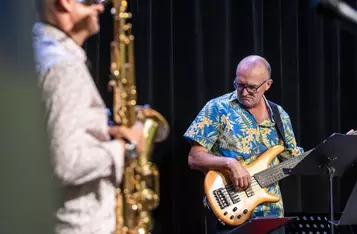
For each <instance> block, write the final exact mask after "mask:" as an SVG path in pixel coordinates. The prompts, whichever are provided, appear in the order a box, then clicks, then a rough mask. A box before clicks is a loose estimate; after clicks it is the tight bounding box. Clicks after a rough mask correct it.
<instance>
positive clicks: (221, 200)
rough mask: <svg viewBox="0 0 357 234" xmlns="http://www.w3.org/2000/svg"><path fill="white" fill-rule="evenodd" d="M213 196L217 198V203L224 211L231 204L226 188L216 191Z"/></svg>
mask: <svg viewBox="0 0 357 234" xmlns="http://www.w3.org/2000/svg"><path fill="white" fill-rule="evenodd" d="M213 195H214V197H215V198H216V201H217V203H218V205H219V207H220V208H221V209H222V210H223V209H224V208H226V207H228V206H229V205H230V202H229V200H228V196H227V191H226V189H225V188H220V189H216V190H214V191H213Z"/></svg>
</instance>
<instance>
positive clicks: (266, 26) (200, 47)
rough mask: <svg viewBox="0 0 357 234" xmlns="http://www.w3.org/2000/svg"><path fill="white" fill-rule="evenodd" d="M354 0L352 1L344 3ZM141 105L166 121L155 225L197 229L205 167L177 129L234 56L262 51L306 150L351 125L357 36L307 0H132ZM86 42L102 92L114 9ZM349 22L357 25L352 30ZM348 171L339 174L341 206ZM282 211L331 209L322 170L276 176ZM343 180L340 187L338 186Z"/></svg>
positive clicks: (231, 70)
mask: <svg viewBox="0 0 357 234" xmlns="http://www.w3.org/2000/svg"><path fill="white" fill-rule="evenodd" d="M349 3H350V4H351V5H352V6H355V5H356V1H350V2H349ZM130 4H131V6H132V7H131V11H132V13H133V17H134V20H133V24H134V33H135V37H136V40H135V55H136V58H135V62H136V63H135V65H136V77H137V88H138V91H139V100H138V102H139V104H146V103H148V104H150V105H151V106H152V107H153V108H154V109H156V110H158V111H159V112H160V113H162V114H163V115H164V116H165V117H166V118H167V120H168V122H169V124H170V126H171V134H170V136H169V138H168V139H167V141H166V142H165V143H162V144H159V145H157V148H156V151H155V157H154V159H155V162H156V163H157V164H158V166H159V168H160V172H161V173H160V175H161V180H160V181H161V205H160V207H159V208H158V209H157V210H156V211H155V213H154V215H155V218H156V222H157V223H156V224H157V225H156V228H155V233H170V234H171V233H172V234H178V233H204V216H203V206H202V194H203V188H202V182H203V175H202V174H201V173H200V172H197V171H192V170H190V169H189V167H188V164H187V154H188V152H189V149H190V147H189V145H188V143H187V142H186V141H185V140H184V138H183V134H184V132H185V131H186V129H187V127H188V126H189V125H190V123H191V121H192V120H193V119H194V118H195V117H196V115H197V113H198V112H199V111H200V110H201V108H202V107H203V106H204V105H205V103H206V102H207V101H208V100H210V99H211V98H214V97H217V96H220V95H222V94H225V93H227V92H230V91H232V90H233V87H232V82H233V79H234V76H235V69H236V66H237V64H238V62H239V61H240V60H241V59H242V58H244V57H245V56H247V55H251V54H257V55H261V56H263V57H265V58H266V59H267V60H268V61H269V62H270V64H271V66H272V79H273V80H274V83H273V86H272V89H271V90H270V91H269V92H268V93H267V97H268V98H269V99H270V100H272V101H274V102H277V103H279V104H280V105H282V106H283V107H284V108H285V110H286V111H287V112H288V113H289V115H290V117H291V121H292V123H293V128H294V130H295V133H296V138H297V141H298V143H299V145H300V146H302V147H304V149H305V150H307V149H310V148H311V147H314V146H315V145H316V144H318V143H319V142H321V141H322V140H323V139H324V138H326V137H327V136H329V135H330V134H332V133H333V132H346V131H348V130H349V129H350V128H357V123H356V121H357V110H356V108H355V107H356V104H357V97H356V83H357V65H356V64H357V57H356V56H357V53H356V52H357V41H356V37H355V35H354V34H353V33H351V32H352V31H351V30H353V28H352V29H350V28H345V26H343V25H341V24H340V23H338V22H336V21H335V20H332V19H326V18H322V17H321V16H319V15H317V14H316V13H315V10H314V2H313V1H308V0H285V1H284V0H269V1H263V0H239V1H235V0H180V1H174V0H132V1H130ZM109 10H110V6H108V7H107V9H106V12H105V13H104V14H103V15H102V16H101V19H100V20H101V33H100V34H99V35H98V36H95V37H93V38H91V39H90V40H89V41H88V42H87V44H86V45H85V48H86V50H87V52H88V55H89V58H90V60H91V61H92V72H93V75H94V77H95V81H96V83H97V85H98V87H99V89H100V92H101V94H102V96H103V98H104V100H105V101H106V103H107V105H108V106H109V107H110V106H111V104H112V101H111V98H112V95H111V94H110V93H108V92H107V82H108V76H109V61H110V60H109V59H110V46H109V44H110V41H111V40H112V38H113V34H112V27H113V23H112V17H111V15H110V12H109ZM355 30H356V29H355ZM354 180H355V178H353V173H349V177H348V178H347V177H346V176H345V177H343V178H342V180H341V181H340V180H336V182H337V183H336V188H335V192H336V195H335V200H336V209H337V211H340V210H341V209H343V206H344V202H345V201H346V196H348V192H349V191H350V189H351V186H353V185H354ZM281 185H282V190H283V196H284V204H285V209H286V212H287V213H289V212H300V211H308V212H328V196H327V191H328V190H327V189H328V187H327V185H328V184H327V179H324V178H319V177H290V178H288V179H286V180H284V181H283V182H282V183H281ZM340 188H341V189H340Z"/></svg>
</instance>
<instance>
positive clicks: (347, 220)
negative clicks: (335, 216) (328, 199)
mask: <svg viewBox="0 0 357 234" xmlns="http://www.w3.org/2000/svg"><path fill="white" fill-rule="evenodd" d="M356 210H357V186H356V184H355V186H354V187H353V191H352V193H351V195H350V197H349V198H348V201H347V203H346V206H345V209H344V210H343V213H342V215H341V218H340V220H333V221H332V222H331V223H332V224H334V225H336V226H341V225H354V224H357V215H356Z"/></svg>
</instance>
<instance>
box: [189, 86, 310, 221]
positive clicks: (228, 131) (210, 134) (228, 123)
mask: <svg viewBox="0 0 357 234" xmlns="http://www.w3.org/2000/svg"><path fill="white" fill-rule="evenodd" d="M266 103H267V105H268V107H269V110H270V119H269V120H264V121H263V122H261V123H257V122H256V120H255V118H254V116H253V115H252V114H251V113H250V112H249V111H248V110H247V109H246V108H244V106H243V105H241V104H240V103H239V101H238V99H237V93H236V91H234V92H231V93H228V94H225V95H223V96H220V97H218V98H215V99H212V100H210V101H209V102H207V103H206V105H205V106H204V107H203V109H202V110H201V111H200V112H199V114H198V115H197V117H196V118H195V120H194V121H193V122H192V124H191V125H190V126H189V128H188V129H187V131H186V133H185V134H184V137H185V138H186V139H187V140H188V141H189V142H190V143H191V144H192V141H196V142H197V143H199V144H201V145H202V146H203V147H205V148H206V149H207V150H208V151H209V152H210V153H211V154H214V155H217V156H224V157H231V158H236V159H237V160H240V161H241V162H243V164H250V163H251V162H253V161H254V160H255V159H256V158H257V157H259V155H261V154H262V153H264V152H265V151H266V150H267V149H268V148H270V147H272V146H274V145H278V144H280V145H284V142H283V140H282V139H280V137H279V135H278V132H277V129H276V127H275V122H274V120H273V118H272V111H271V108H270V106H269V104H268V102H266ZM278 109H279V112H280V116H281V120H282V122H283V128H284V133H285V139H286V143H287V145H286V146H285V149H284V151H283V152H282V153H281V154H280V155H279V157H280V159H288V158H290V157H292V156H297V155H300V154H301V153H303V149H302V148H300V147H298V146H297V145H296V140H295V136H294V132H293V129H292V126H291V121H290V118H289V115H288V114H287V113H286V112H285V111H284V110H283V109H282V107H281V106H278ZM279 157H276V158H275V159H274V160H273V161H272V162H271V165H276V164H278V163H279ZM268 192H270V193H272V194H276V195H279V196H280V197H281V192H280V188H279V184H278V183H274V184H272V185H270V186H269V187H268ZM262 216H278V217H283V216H284V208H283V201H282V199H280V201H279V202H277V203H262V204H261V205H259V206H258V207H256V209H255V210H254V211H253V213H252V216H251V217H262Z"/></svg>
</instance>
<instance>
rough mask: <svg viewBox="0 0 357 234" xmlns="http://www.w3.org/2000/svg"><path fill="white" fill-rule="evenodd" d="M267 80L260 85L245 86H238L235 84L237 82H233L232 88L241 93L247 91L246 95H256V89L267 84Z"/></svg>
mask: <svg viewBox="0 0 357 234" xmlns="http://www.w3.org/2000/svg"><path fill="white" fill-rule="evenodd" d="M268 80H270V78H269V79H266V80H265V81H264V82H263V83H261V84H260V85H245V84H239V83H238V82H237V80H234V81H233V86H234V88H235V89H236V90H238V91H239V92H241V91H243V89H245V90H247V92H248V93H250V94H256V93H257V92H258V89H259V88H260V87H261V86H262V85H263V84H265V82H267V81H268Z"/></svg>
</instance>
